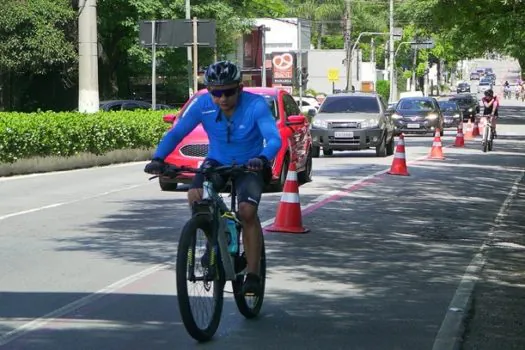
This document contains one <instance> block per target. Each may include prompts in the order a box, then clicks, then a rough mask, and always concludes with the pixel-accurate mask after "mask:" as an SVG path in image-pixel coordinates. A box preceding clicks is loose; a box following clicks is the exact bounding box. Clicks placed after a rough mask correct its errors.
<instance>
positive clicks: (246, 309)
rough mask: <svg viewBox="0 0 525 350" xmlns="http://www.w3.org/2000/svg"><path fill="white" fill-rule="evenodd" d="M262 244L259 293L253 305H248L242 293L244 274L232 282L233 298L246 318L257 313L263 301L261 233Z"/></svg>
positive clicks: (263, 245)
mask: <svg viewBox="0 0 525 350" xmlns="http://www.w3.org/2000/svg"><path fill="white" fill-rule="evenodd" d="M261 239H262V246H261V260H260V265H259V277H260V278H261V287H262V288H261V295H260V296H258V297H254V298H257V299H256V301H255V303H254V305H253V306H252V307H250V305H249V304H248V301H247V300H246V297H245V296H244V294H243V293H242V285H243V281H244V276H243V275H240V276H237V280H235V281H233V282H232V287H233V295H234V298H235V304H237V309H238V310H239V312H240V313H241V314H242V315H243V316H244V317H246V318H248V319H252V318H255V317H257V316H258V315H259V313H260V312H261V308H262V305H263V301H264V290H265V287H266V249H265V244H264V235H262V238H261Z"/></svg>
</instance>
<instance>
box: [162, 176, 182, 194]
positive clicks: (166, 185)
mask: <svg viewBox="0 0 525 350" xmlns="http://www.w3.org/2000/svg"><path fill="white" fill-rule="evenodd" d="M178 185H179V184H178V183H176V182H168V181H166V180H164V179H163V178H162V177H159V186H160V189H161V190H162V191H175V190H177V187H178Z"/></svg>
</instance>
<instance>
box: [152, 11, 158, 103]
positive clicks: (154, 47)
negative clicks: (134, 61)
mask: <svg viewBox="0 0 525 350" xmlns="http://www.w3.org/2000/svg"><path fill="white" fill-rule="evenodd" d="M156 26H157V25H156V21H155V20H152V21H151V107H152V108H153V110H156V109H157V40H156V39H157V35H156V33H155V29H156Z"/></svg>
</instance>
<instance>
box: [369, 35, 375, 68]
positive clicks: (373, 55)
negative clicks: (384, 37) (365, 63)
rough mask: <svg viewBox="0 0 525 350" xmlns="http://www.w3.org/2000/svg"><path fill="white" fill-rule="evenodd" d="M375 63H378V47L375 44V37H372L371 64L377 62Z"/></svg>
mask: <svg viewBox="0 0 525 350" xmlns="http://www.w3.org/2000/svg"><path fill="white" fill-rule="evenodd" d="M375 61H376V45H375V42H374V37H372V38H371V39H370V62H375ZM374 67H375V65H374Z"/></svg>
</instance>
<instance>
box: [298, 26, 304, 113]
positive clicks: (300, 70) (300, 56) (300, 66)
mask: <svg viewBox="0 0 525 350" xmlns="http://www.w3.org/2000/svg"><path fill="white" fill-rule="evenodd" d="M302 31H303V28H302V26H301V19H300V18H297V52H298V55H297V71H298V72H297V73H298V76H299V77H298V78H299V79H298V80H299V106H302V105H303V51H302V45H301V41H302V38H303V33H302Z"/></svg>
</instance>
